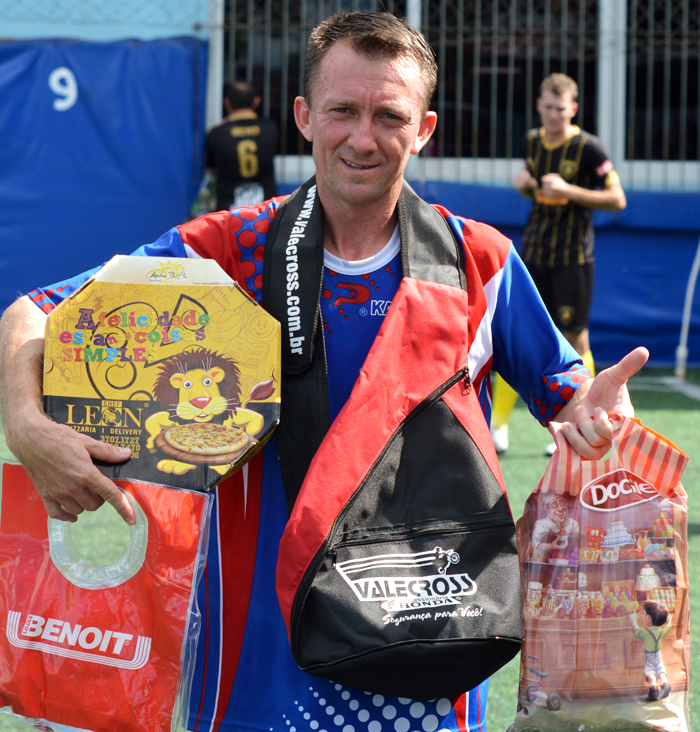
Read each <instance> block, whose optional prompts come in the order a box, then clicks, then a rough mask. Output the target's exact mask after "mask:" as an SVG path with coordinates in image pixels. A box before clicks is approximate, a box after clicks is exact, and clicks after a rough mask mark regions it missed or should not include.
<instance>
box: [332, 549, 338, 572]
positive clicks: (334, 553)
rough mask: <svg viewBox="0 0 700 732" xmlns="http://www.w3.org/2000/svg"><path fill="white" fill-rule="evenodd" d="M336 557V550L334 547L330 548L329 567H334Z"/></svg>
mask: <svg viewBox="0 0 700 732" xmlns="http://www.w3.org/2000/svg"><path fill="white" fill-rule="evenodd" d="M337 557H338V552H336V550H335V548H333V549H331V569H335V560H336V559H337Z"/></svg>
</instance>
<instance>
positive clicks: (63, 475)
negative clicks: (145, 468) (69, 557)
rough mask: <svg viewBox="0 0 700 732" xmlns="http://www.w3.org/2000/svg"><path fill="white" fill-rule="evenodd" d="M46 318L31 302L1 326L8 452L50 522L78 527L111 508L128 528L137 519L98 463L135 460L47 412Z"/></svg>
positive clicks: (10, 312) (1, 398) (0, 400)
mask: <svg viewBox="0 0 700 732" xmlns="http://www.w3.org/2000/svg"><path fill="white" fill-rule="evenodd" d="M45 327H46V315H45V314H44V313H43V312H42V311H41V310H40V309H39V308H38V307H36V305H35V304H34V303H33V302H32V301H31V300H30V299H29V298H28V297H22V298H20V299H19V300H17V301H15V303H13V304H12V305H11V306H10V307H9V308H8V309H7V310H6V311H5V314H4V315H3V317H2V320H1V321H0V408H1V409H2V414H3V421H4V424H5V436H6V440H7V446H8V447H9V448H10V450H11V451H12V453H13V454H14V455H15V456H16V457H17V459H18V460H19V461H20V462H21V463H22V465H24V467H25V469H26V471H27V473H28V475H29V477H30V478H31V480H32V482H33V484H34V487H35V488H36V490H37V493H38V494H39V496H40V497H41V500H42V501H43V503H44V506H45V507H46V511H47V513H48V514H49V516H51V517H53V518H57V519H61V520H63V521H71V522H74V521H76V520H77V516H78V515H79V514H81V513H82V512H83V511H84V510H88V511H94V510H96V509H97V508H99V507H100V506H101V505H102V504H103V503H104V502H105V501H108V502H109V503H111V504H112V505H113V506H114V508H115V509H116V510H117V512H118V513H119V514H120V516H121V517H122V518H123V519H124V520H125V521H126V522H127V523H128V524H133V523H134V520H135V519H134V513H133V510H132V508H131V506H130V505H129V503H128V502H127V500H126V498H125V497H124V495H123V493H122V492H121V490H120V489H119V488H118V487H117V486H116V485H115V484H114V483H113V482H112V481H111V480H109V478H106V477H105V476H104V475H102V473H101V472H100V471H99V470H98V469H97V468H96V467H95V465H94V464H93V459H97V460H104V461H106V462H121V461H122V460H125V459H126V458H128V457H129V455H130V454H131V453H130V451H129V450H128V449H122V448H118V447H116V446H114V445H109V444H107V443H104V442H99V441H97V440H93V439H92V438H91V437H88V436H87V435H83V434H81V433H79V432H76V431H75V430H72V429H71V428H70V427H67V426H66V425H60V424H58V423H56V422H54V421H53V420H51V419H50V418H49V417H47V415H46V413H45V412H44V409H43V391H42V374H43V363H44V331H45Z"/></svg>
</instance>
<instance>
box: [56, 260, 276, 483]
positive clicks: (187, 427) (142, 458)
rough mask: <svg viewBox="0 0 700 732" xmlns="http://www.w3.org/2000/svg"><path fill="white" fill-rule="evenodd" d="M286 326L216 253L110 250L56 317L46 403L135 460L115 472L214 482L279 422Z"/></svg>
mask: <svg viewBox="0 0 700 732" xmlns="http://www.w3.org/2000/svg"><path fill="white" fill-rule="evenodd" d="M280 338H281V336H280V325H279V323H278V322H277V321H276V320H275V319H274V318H273V317H272V316H271V315H269V314H268V313H267V312H266V311H265V310H263V308H262V307H260V305H258V304H257V303H256V302H255V301H254V300H253V299H251V298H250V296H249V295H248V294H247V293H246V292H245V291H244V290H243V289H242V288H241V287H240V286H239V285H238V284H237V283H236V282H234V281H233V280H232V279H231V278H230V277H229V276H228V275H227V274H226V273H225V272H224V271H223V270H222V269H221V267H220V266H219V265H218V264H217V263H216V262H215V261H214V260H210V259H176V258H165V257H127V256H117V257H114V258H113V259H111V260H110V261H109V262H108V263H107V264H106V265H105V266H104V267H103V268H102V269H100V270H99V271H98V272H97V273H96V274H95V275H94V276H93V277H92V278H91V279H90V280H88V281H87V282H86V283H85V284H84V285H83V286H82V287H81V288H79V289H78V290H76V291H75V292H74V293H73V294H72V295H71V296H70V297H68V298H66V299H65V300H64V301H63V302H62V303H61V304H60V305H58V307H56V309H55V310H53V311H52V312H51V313H50V315H49V318H48V322H47V326H46V345H45V351H44V408H45V410H46V413H47V414H48V415H49V416H50V417H52V418H53V419H54V420H56V421H57V422H60V423H62V424H66V425H69V426H70V427H72V428H73V429H75V430H78V431H79V432H82V433H84V434H87V435H89V436H90V437H93V438H95V439H97V440H101V441H102V442H109V443H112V444H114V445H118V446H121V447H129V448H131V452H132V457H131V458H130V459H129V460H127V461H125V462H123V463H116V464H109V463H98V465H99V467H100V469H101V470H102V472H103V473H104V474H105V475H107V476H108V477H110V478H112V479H113V480H117V479H134V480H140V481H144V482H150V483H158V484H161V485H166V486H172V487H174V488H187V489H192V490H202V491H208V490H210V489H211V488H212V487H213V486H214V485H215V484H216V483H218V482H219V481H220V480H222V478H223V477H224V476H227V475H229V474H231V473H232V472H234V471H235V470H237V469H238V468H240V467H241V466H242V465H243V464H244V463H246V462H247V461H248V460H250V458H251V457H252V456H253V455H255V453H256V452H258V451H259V450H260V448H261V447H262V445H263V444H264V443H265V441H266V440H267V439H268V438H269V437H270V435H271V434H272V432H273V431H274V429H275V427H276V426H277V424H278V423H279V414H280V384H279V374H280V357H281V356H280V349H281V340H280Z"/></svg>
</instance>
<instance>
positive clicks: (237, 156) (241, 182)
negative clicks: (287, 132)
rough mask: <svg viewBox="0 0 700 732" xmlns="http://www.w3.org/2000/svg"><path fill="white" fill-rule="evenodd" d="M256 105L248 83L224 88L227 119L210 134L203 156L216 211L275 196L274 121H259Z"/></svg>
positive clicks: (229, 85) (257, 97) (236, 83)
mask: <svg viewBox="0 0 700 732" xmlns="http://www.w3.org/2000/svg"><path fill="white" fill-rule="evenodd" d="M259 104H260V97H259V96H257V95H256V93H255V89H254V88H253V86H252V85H251V84H249V83H248V82H245V81H237V82H235V83H233V84H225V85H224V109H225V110H226V115H227V116H226V119H224V121H223V122H222V123H221V124H220V125H218V126H216V127H214V128H213V129H212V130H211V131H210V132H209V135H208V136H207V153H206V166H207V169H208V170H209V172H210V173H211V174H212V175H213V176H215V177H216V207H217V209H219V210H223V209H233V208H237V207H238V206H254V205H255V204H256V203H260V202H261V201H266V200H267V199H269V198H272V197H273V196H275V195H277V189H276V186H275V170H274V165H273V162H274V156H275V153H276V152H277V141H278V138H279V133H278V130H277V123H276V122H275V121H274V120H272V119H263V118H261V117H258V115H257V113H256V112H255V110H256V109H257V107H258V106H259Z"/></svg>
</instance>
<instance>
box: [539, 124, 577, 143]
mask: <svg viewBox="0 0 700 732" xmlns="http://www.w3.org/2000/svg"><path fill="white" fill-rule="evenodd" d="M575 131H576V125H571V124H570V125H567V126H566V127H565V128H564V129H563V130H562V131H561V132H558V133H556V134H552V133H551V132H549V131H548V130H546V129H545V131H544V141H545V142H546V143H547V144H548V145H556V144H557V143H558V142H564V140H568V139H569V138H570V137H573V135H574V132H575Z"/></svg>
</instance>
